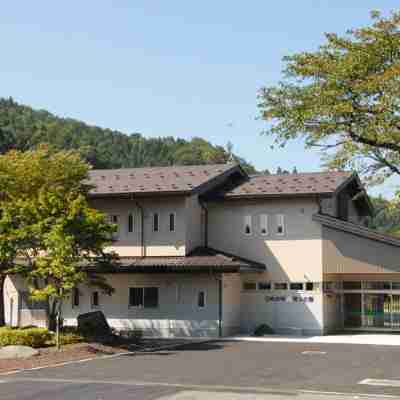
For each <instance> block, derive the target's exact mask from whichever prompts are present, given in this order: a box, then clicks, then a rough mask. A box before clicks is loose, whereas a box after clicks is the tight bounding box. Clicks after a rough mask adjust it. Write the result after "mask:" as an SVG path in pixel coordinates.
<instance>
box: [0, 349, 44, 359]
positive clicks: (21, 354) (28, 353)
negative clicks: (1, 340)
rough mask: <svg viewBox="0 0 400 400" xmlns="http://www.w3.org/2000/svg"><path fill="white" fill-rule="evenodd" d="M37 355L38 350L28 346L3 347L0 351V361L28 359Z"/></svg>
mask: <svg viewBox="0 0 400 400" xmlns="http://www.w3.org/2000/svg"><path fill="white" fill-rule="evenodd" d="M38 354H39V351H38V350H35V349H33V348H32V347H29V346H4V347H2V348H1V349H0V360H1V359H6V358H28V357H32V356H37V355H38Z"/></svg>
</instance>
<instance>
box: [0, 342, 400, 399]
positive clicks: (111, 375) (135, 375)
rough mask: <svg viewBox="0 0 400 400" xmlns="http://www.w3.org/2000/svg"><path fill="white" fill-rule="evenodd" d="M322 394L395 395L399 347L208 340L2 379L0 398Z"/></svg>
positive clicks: (399, 390)
mask: <svg viewBox="0 0 400 400" xmlns="http://www.w3.org/2000/svg"><path fill="white" fill-rule="evenodd" d="M370 379H374V380H375V381H368V380H370ZM328 394H329V395H330V396H332V397H330V398H337V399H347V398H354V396H362V395H363V394H364V395H367V394H368V395H371V397H372V398H378V396H381V395H385V396H386V397H385V398H388V396H389V398H391V397H397V395H399V396H400V347H396V346H371V345H354V344H304V343H249V342H228V341H214V342H208V343H203V344H198V343H197V344H190V345H186V346H185V347H182V348H178V349H175V350H169V351H161V352H156V353H147V354H146V353H145V354H135V355H125V356H120V357H116V358H108V359H98V360H93V361H88V362H83V363H74V364H70V365H66V366H59V367H54V368H45V369H39V370H33V371H25V372H19V373H16V374H11V375H3V376H0V398H1V400H11V399H13V400H14V399H16V398H17V399H18V400H27V399H30V400H32V399H40V400H47V399H49V400H50V399H55V398H57V399H67V400H70V399H71V400H72V399H74V400H76V399H85V400H100V399H101V400H108V399H112V400H122V399H140V400H147V399H154V400H156V399H163V400H164V399H178V400H181V399H196V400H197V399H200V398H201V399H203V398H204V399H207V398H214V399H224V400H225V399H236V398H237V399H246V400H247V399H287V398H293V396H297V398H299V399H300V398H305V399H306V398H315V399H318V398H326V396H328ZM249 396H252V397H249Z"/></svg>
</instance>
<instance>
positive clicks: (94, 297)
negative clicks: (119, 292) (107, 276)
mask: <svg viewBox="0 0 400 400" xmlns="http://www.w3.org/2000/svg"><path fill="white" fill-rule="evenodd" d="M99 305H100V302H99V292H92V308H95V307H98V306H99Z"/></svg>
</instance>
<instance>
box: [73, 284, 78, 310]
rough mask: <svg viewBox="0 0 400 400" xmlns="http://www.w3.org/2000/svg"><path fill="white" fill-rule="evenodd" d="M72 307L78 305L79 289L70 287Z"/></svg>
mask: <svg viewBox="0 0 400 400" xmlns="http://www.w3.org/2000/svg"><path fill="white" fill-rule="evenodd" d="M72 307H79V290H78V289H77V288H74V289H72Z"/></svg>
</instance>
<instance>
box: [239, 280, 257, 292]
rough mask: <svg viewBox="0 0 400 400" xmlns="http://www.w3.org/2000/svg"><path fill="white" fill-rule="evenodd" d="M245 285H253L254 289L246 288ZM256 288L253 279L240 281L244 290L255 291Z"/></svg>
mask: <svg viewBox="0 0 400 400" xmlns="http://www.w3.org/2000/svg"><path fill="white" fill-rule="evenodd" d="M246 285H254V289H249V288H246ZM257 288H258V285H257V282H254V281H244V282H243V283H242V289H243V291H244V292H256V291H257Z"/></svg>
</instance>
